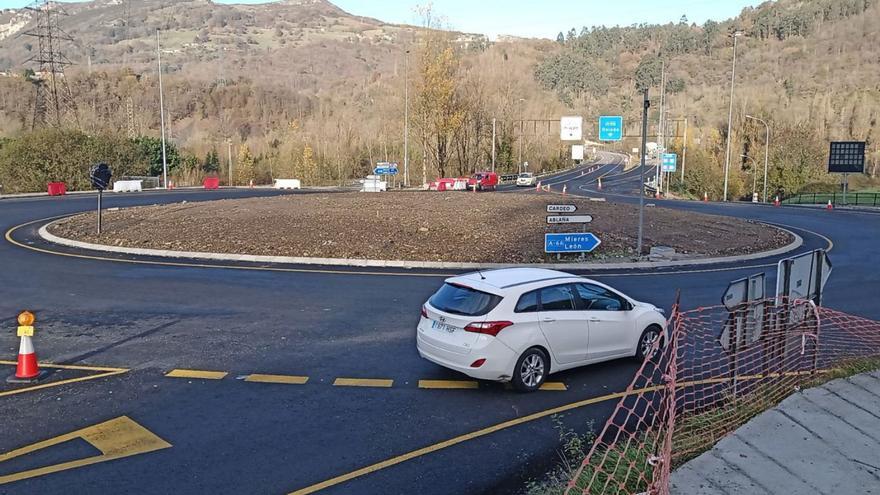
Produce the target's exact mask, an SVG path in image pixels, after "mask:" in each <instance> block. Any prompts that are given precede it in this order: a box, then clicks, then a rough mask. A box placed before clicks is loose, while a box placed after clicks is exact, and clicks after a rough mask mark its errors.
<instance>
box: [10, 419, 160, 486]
mask: <svg viewBox="0 0 880 495" xmlns="http://www.w3.org/2000/svg"><path fill="white" fill-rule="evenodd" d="M75 438H81V439H83V440H85V441H86V442H88V443H89V444H91V445H92V446H93V447H95V448H96V449H98V450H100V451H101V455H97V456H92V457H86V458H83V459H77V460H74V461H69V462H62V463H60V464H54V465H51V466H45V467H41V468H37V469H30V470H27V471H21V472H18V473H13V474H8V475H5V476H0V485H2V484H5V483H11V482H13V481H20V480H24V479H28V478H34V477H36V476H43V475H46V474H51V473H57V472H59V471H65V470H68V469H74V468H78V467H82V466H88V465H91V464H97V463H99V462H107V461H112V460H114V459H121V458H123V457H129V456H133V455H137V454H145V453H147V452H153V451H155V450H161V449H167V448H169V447H171V444H170V443H168V442H166V441H165V440H162V439H161V438H159V437H158V436H156V435H155V434H154V433H152V432H151V431H150V430H147V429H146V428H144V427H143V426H141V425H139V424H137V423H135V422H134V421H132V420H131V419H129V418H128V417H127V416H120V417H118V418H116V419H111V420H110V421H105V422H103V423H100V424H97V425H94V426H89V427H88V428H83V429H81V430H77V431H74V432H70V433H66V434H64V435H60V436H57V437H55V438H50V439H48V440H43V441H41V442H37V443H34V444H31V445H28V446H25V447H22V448H20V449H16V450H13V451H10V452H7V453H5V454H0V462H3V461H8V460H10V459H14V458H16V457H20V456H23V455H26V454H29V453H31V452H35V451H38V450H41V449H45V448H47V447H51V446H53V445H58V444H60V443H63V442H66V441H68V440H73V439H75Z"/></svg>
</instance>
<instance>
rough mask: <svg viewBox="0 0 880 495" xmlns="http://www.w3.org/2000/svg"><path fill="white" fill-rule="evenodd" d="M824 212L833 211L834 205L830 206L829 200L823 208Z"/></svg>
mask: <svg viewBox="0 0 880 495" xmlns="http://www.w3.org/2000/svg"><path fill="white" fill-rule="evenodd" d="M825 209H826V210H828V211H831V210H833V209H834V205H833V204H831V200H830V199H829V200H828V206H826V207H825Z"/></svg>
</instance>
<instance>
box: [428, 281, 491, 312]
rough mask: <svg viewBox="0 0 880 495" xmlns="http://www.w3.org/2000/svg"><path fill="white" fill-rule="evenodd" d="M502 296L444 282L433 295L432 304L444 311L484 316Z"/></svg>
mask: <svg viewBox="0 0 880 495" xmlns="http://www.w3.org/2000/svg"><path fill="white" fill-rule="evenodd" d="M501 299H502V297H501V296H496V295H495V294H489V293H488V292H482V291H479V290H476V289H472V288H470V287H465V286H463V285H457V284H444V285H443V287H441V288H440V290H438V291H437V293H436V294H434V295H433V296H431V299H430V301H429V302H430V303H431V306H433V307H435V308H437V309H438V310H440V311H443V312H444V313H452V314H455V315H463V316H483V315H485V314H486V313H488V312H489V311H492V310H493V309H494V308H495V306H498V303H500V302H501Z"/></svg>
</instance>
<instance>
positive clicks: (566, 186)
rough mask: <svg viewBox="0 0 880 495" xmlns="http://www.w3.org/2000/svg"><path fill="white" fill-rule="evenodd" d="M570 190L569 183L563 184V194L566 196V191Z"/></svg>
mask: <svg viewBox="0 0 880 495" xmlns="http://www.w3.org/2000/svg"><path fill="white" fill-rule="evenodd" d="M566 191H568V184H563V185H562V195H563V196H565V192H566Z"/></svg>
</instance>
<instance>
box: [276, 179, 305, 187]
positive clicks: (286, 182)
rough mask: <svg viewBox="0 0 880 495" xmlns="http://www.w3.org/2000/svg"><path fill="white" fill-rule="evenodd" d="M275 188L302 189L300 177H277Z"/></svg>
mask: <svg viewBox="0 0 880 495" xmlns="http://www.w3.org/2000/svg"><path fill="white" fill-rule="evenodd" d="M275 189H302V182H301V181H300V180H299V179H275Z"/></svg>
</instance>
